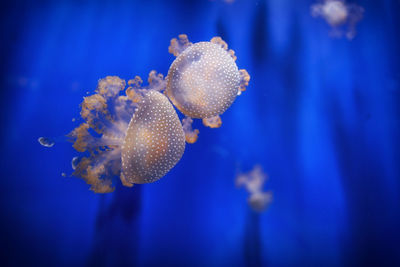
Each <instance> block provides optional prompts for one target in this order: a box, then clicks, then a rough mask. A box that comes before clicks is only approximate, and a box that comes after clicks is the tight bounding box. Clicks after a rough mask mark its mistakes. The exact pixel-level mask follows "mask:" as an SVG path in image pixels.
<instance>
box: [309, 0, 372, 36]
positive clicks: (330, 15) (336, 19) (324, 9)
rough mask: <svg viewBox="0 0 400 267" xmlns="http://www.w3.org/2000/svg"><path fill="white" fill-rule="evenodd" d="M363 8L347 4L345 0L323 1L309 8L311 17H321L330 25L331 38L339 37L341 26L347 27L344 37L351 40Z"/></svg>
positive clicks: (341, 32)
mask: <svg viewBox="0 0 400 267" xmlns="http://www.w3.org/2000/svg"><path fill="white" fill-rule="evenodd" d="M363 13H364V8H362V7H360V6H358V5H356V4H347V3H346V1H345V0H323V1H321V3H317V4H313V5H312V6H311V15H312V16H313V17H322V18H324V19H325V20H326V22H327V23H328V24H329V25H331V27H332V32H331V35H332V36H333V37H341V36H342V34H343V29H341V28H342V26H345V25H347V27H348V29H347V30H346V31H345V32H346V37H347V38H348V39H353V38H354V37H355V35H356V24H357V23H358V21H360V20H361V19H362V17H363Z"/></svg>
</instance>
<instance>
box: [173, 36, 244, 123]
mask: <svg viewBox="0 0 400 267" xmlns="http://www.w3.org/2000/svg"><path fill="white" fill-rule="evenodd" d="M169 52H170V53H171V54H173V55H174V56H176V59H175V60H174V62H173V63H172V65H171V67H170V68H169V70H168V75H167V79H166V80H167V87H166V90H165V93H166V94H167V96H168V97H169V99H170V100H171V102H172V103H173V104H174V105H175V106H176V108H177V109H178V110H179V111H180V112H182V113H183V114H184V115H185V116H187V117H191V118H199V119H203V122H204V125H206V126H209V127H212V128H217V127H219V126H221V124H222V121H221V119H220V118H218V116H219V115H221V114H222V113H224V112H225V111H226V110H227V109H228V108H229V107H230V106H231V105H232V103H233V102H234V100H235V99H236V97H237V96H238V95H240V94H241V92H243V91H245V90H246V86H247V85H248V84H249V80H250V76H249V74H248V73H247V71H246V70H244V69H242V70H239V69H238V67H237V65H236V63H235V60H236V56H235V52H234V51H233V50H232V49H229V50H228V45H227V43H226V42H225V41H223V40H222V39H221V38H220V37H214V38H212V39H211V41H210V42H199V43H195V44H192V43H191V42H190V41H189V40H188V38H187V36H186V35H184V34H182V35H180V36H179V39H172V41H171V45H170V47H169ZM215 122H217V123H215Z"/></svg>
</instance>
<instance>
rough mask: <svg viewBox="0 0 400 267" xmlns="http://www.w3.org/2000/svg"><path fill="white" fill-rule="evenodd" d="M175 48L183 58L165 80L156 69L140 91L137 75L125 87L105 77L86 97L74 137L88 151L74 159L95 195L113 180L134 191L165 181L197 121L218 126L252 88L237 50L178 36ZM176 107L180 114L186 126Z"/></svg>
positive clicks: (78, 173) (76, 169)
mask: <svg viewBox="0 0 400 267" xmlns="http://www.w3.org/2000/svg"><path fill="white" fill-rule="evenodd" d="M169 51H170V52H171V53H173V54H174V55H176V56H178V59H179V58H180V59H179V60H178V59H177V60H175V62H174V63H173V64H172V65H173V66H171V68H170V72H169V74H168V75H169V76H168V77H167V78H166V79H164V76H163V75H162V74H159V73H157V72H156V71H151V72H150V74H149V77H148V85H147V86H142V83H143V81H142V79H141V78H140V77H139V76H136V77H135V78H134V79H132V80H129V81H128V82H127V83H126V81H125V80H123V79H121V78H119V77H117V76H107V77H106V78H103V79H100V80H99V82H98V85H97V88H96V90H95V94H93V95H88V96H86V97H84V99H83V102H82V104H81V112H80V115H81V117H82V119H83V122H82V123H81V124H80V125H79V126H78V127H76V128H75V129H74V130H72V131H71V132H70V133H69V134H68V138H69V140H70V141H71V142H73V147H74V148H75V149H76V150H77V151H78V152H81V153H82V154H81V155H80V156H79V157H74V158H73V159H72V161H71V166H72V169H73V170H74V172H73V173H72V174H73V175H74V176H76V177H80V178H82V179H83V180H84V181H85V182H86V183H87V184H89V185H90V190H92V191H94V192H96V193H109V192H112V191H113V190H114V186H113V185H112V178H113V177H119V178H120V180H121V182H122V184H123V185H124V186H128V187H131V186H133V185H134V184H144V183H152V182H155V181H157V180H159V179H160V178H162V177H163V176H165V174H166V173H168V172H169V171H170V170H171V169H172V168H173V167H174V166H175V165H176V164H177V163H178V162H179V160H180V159H181V157H182V156H183V153H184V150H185V144H186V143H190V144H192V143H195V142H196V141H197V139H198V134H199V130H198V129H193V128H192V123H193V118H200V119H203V124H204V125H206V126H207V127H211V128H218V127H220V126H221V124H222V120H221V118H220V117H219V115H220V114H222V113H223V112H224V111H225V110H226V109H227V108H229V106H230V105H231V104H232V103H233V101H234V99H235V97H236V96H237V95H239V94H240V92H242V91H244V90H245V89H246V86H247V85H248V83H249V80H250V76H249V75H248V73H247V71H246V70H238V69H237V66H236V64H235V62H234V60H235V59H236V57H235V56H234V52H233V50H229V51H228V50H227V44H226V43H225V42H224V41H223V40H222V39H221V38H219V37H215V38H213V39H212V40H211V42H201V43H197V44H192V43H190V42H189V40H188V39H187V36H186V35H180V36H179V40H178V39H172V40H171V45H170V47H169ZM179 54H180V56H179ZM201 71H204V73H200V72H201ZM192 74H193V75H192ZM204 79H205V80H204ZM168 88H169V89H168ZM179 90H180V91H179ZM213 97H214V98H215V99H214V100H212V99H211V98H213ZM173 104H174V105H175V106H176V107H177V108H178V109H179V110H181V109H182V112H183V113H184V115H185V118H184V119H183V120H182V122H181V121H180V120H179V117H178V114H177V113H176V111H175V108H174V106H173ZM181 107H188V110H189V111H190V110H191V112H184V111H185V110H184V109H183V108H181Z"/></svg>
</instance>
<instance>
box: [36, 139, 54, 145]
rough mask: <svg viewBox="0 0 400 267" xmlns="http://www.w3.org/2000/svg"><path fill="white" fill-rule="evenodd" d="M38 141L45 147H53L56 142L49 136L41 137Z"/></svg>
mask: <svg viewBox="0 0 400 267" xmlns="http://www.w3.org/2000/svg"><path fill="white" fill-rule="evenodd" d="M38 142H39V144H41V145H42V146H44V147H53V146H54V144H55V143H54V141H53V140H52V139H50V138H48V137H39V138H38Z"/></svg>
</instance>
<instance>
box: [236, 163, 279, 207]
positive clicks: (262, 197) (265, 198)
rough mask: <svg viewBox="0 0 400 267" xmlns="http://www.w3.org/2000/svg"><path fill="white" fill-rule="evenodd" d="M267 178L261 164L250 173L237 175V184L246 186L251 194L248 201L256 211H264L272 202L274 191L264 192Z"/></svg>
mask: <svg viewBox="0 0 400 267" xmlns="http://www.w3.org/2000/svg"><path fill="white" fill-rule="evenodd" d="M266 180H267V175H266V174H265V173H264V172H263V170H262V168H261V166H259V165H256V166H254V168H253V170H251V171H250V172H248V173H244V174H239V175H238V176H237V177H236V180H235V182H236V186H237V187H245V188H246V190H247V191H248V192H249V194H250V196H249V197H248V199H247V201H248V203H249V205H250V207H251V208H252V209H253V210H254V211H256V212H262V211H264V210H265V209H266V208H267V207H268V206H269V204H270V203H271V202H272V193H271V192H270V191H268V192H263V186H264V183H265V181H266Z"/></svg>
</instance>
